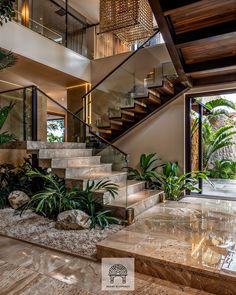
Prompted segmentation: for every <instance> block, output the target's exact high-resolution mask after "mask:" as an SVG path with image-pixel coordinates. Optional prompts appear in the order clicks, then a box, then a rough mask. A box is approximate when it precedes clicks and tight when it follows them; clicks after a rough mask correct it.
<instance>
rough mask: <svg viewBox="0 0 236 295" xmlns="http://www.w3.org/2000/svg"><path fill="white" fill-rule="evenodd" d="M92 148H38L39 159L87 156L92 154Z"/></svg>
mask: <svg viewBox="0 0 236 295" xmlns="http://www.w3.org/2000/svg"><path fill="white" fill-rule="evenodd" d="M92 152H93V150H92V149H39V150H38V157H39V159H55V158H63V159H65V158H71V157H77V156H78V157H83V156H85V157H89V156H92Z"/></svg>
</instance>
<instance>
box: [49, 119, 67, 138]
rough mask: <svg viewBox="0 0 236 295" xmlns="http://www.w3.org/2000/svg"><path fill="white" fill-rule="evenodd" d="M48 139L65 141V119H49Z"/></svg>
mask: <svg viewBox="0 0 236 295" xmlns="http://www.w3.org/2000/svg"><path fill="white" fill-rule="evenodd" d="M47 141H49V142H63V141H64V120H62V119H59V120H48V121H47Z"/></svg>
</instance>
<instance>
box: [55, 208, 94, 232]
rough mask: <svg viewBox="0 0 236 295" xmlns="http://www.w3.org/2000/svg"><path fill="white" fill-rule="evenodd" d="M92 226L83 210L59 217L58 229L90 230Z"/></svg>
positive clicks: (69, 211) (62, 214) (64, 213)
mask: <svg viewBox="0 0 236 295" xmlns="http://www.w3.org/2000/svg"><path fill="white" fill-rule="evenodd" d="M90 225H91V221H90V219H89V216H88V214H86V213H85V212H83V211H81V210H76V209H73V210H68V211H64V212H62V213H60V214H58V216H57V222H56V228H57V229H65V230H67V229H77V230H81V229H88V228H89V227H90Z"/></svg>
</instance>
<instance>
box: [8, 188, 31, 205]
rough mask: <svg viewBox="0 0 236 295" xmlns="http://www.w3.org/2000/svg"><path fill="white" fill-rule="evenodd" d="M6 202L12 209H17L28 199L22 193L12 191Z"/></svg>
mask: <svg viewBox="0 0 236 295" xmlns="http://www.w3.org/2000/svg"><path fill="white" fill-rule="evenodd" d="M8 201H9V203H10V205H11V207H12V208H13V209H18V208H20V207H21V206H23V205H25V204H26V203H28V202H29V201H30V198H29V197H28V195H27V194H26V193H24V192H22V191H13V192H11V193H10V195H9V196H8Z"/></svg>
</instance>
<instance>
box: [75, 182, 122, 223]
mask: <svg viewBox="0 0 236 295" xmlns="http://www.w3.org/2000/svg"><path fill="white" fill-rule="evenodd" d="M100 190H105V191H107V192H109V193H110V194H111V196H112V197H113V198H115V196H116V195H117V190H118V186H117V185H116V184H113V183H111V182H110V181H109V180H101V181H99V182H98V183H97V184H96V183H95V182H94V181H92V182H91V183H89V182H88V183H87V186H86V188H85V190H84V191H82V192H80V193H79V195H80V197H79V209H80V210H82V211H84V212H85V213H87V214H88V215H89V217H90V220H91V228H95V227H96V225H99V226H100V227H102V228H104V227H106V226H108V225H109V224H111V223H118V224H119V223H120V222H121V221H120V219H118V218H115V217H113V216H111V211H110V210H104V209H103V204H102V203H101V199H100V198H96V196H95V194H94V193H95V192H96V191H100Z"/></svg>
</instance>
